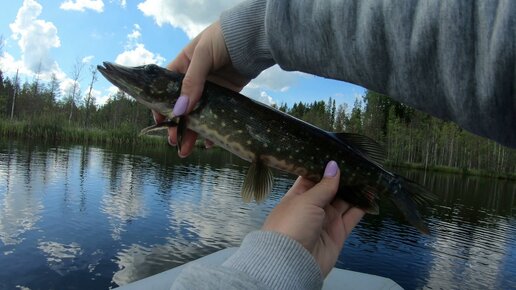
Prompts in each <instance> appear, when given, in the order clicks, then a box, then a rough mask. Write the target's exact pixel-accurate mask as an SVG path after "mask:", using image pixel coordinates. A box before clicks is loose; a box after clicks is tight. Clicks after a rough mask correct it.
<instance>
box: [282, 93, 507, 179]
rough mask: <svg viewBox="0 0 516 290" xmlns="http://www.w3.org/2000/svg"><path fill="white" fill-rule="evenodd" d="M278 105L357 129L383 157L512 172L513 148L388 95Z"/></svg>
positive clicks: (330, 125)
mask: <svg viewBox="0 0 516 290" xmlns="http://www.w3.org/2000/svg"><path fill="white" fill-rule="evenodd" d="M278 109H280V110H281V111H284V112H286V113H288V114H290V115H292V116H294V117H297V118H300V119H303V120H305V121H307V122H310V123H312V124H314V125H316V126H318V127H320V128H323V129H325V130H328V131H334V132H349V133H358V134H362V135H366V136H368V137H371V138H372V139H373V140H376V141H377V142H378V143H380V144H381V145H383V146H384V147H385V148H386V152H387V160H386V161H387V162H388V163H389V164H392V165H412V166H415V167H419V168H425V169H427V168H434V169H435V168H440V169H451V168H456V169H459V170H460V171H463V172H475V171H484V172H485V171H487V172H495V173H507V174H508V175H511V176H513V177H514V176H515V173H516V150H514V149H510V148H507V147H504V146H502V145H500V144H498V143H496V142H494V141H491V140H489V139H486V138H483V137H479V136H477V135H474V134H472V133H469V132H468V131H466V130H463V129H462V128H460V127H459V126H457V125H456V124H455V123H452V122H446V121H443V120H440V119H438V118H434V117H432V116H430V115H428V114H425V113H422V112H420V111H418V110H415V109H413V108H411V107H408V106H405V105H403V104H402V103H399V102H396V101H394V100H393V99H391V98H389V97H388V96H385V95H381V94H378V93H375V92H373V91H366V94H365V96H363V98H362V99H356V101H355V103H354V105H353V107H352V108H351V109H349V108H348V105H347V104H345V103H344V104H340V105H338V106H336V104H335V99H332V98H330V99H329V100H328V101H327V102H325V101H315V102H312V103H309V104H305V103H302V102H298V103H295V104H294V105H293V106H292V107H288V106H287V105H286V104H281V105H280V106H279V107H278Z"/></svg>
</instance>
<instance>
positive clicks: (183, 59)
mask: <svg viewBox="0 0 516 290" xmlns="http://www.w3.org/2000/svg"><path fill="white" fill-rule="evenodd" d="M201 35H202V33H201V34H199V35H197V37H195V38H194V39H193V40H192V41H190V43H188V45H187V46H186V47H185V48H183V50H181V52H180V53H179V54H178V55H177V56H176V58H175V59H174V60H173V61H172V62H171V63H169V64H168V65H167V69H169V70H172V71H178V72H181V73H186V71H187V70H188V66H189V65H190V60H191V59H192V56H193V53H194V50H195V47H196V46H197V43H199V39H200V38H201Z"/></svg>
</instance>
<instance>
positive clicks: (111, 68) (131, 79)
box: [97, 61, 143, 95]
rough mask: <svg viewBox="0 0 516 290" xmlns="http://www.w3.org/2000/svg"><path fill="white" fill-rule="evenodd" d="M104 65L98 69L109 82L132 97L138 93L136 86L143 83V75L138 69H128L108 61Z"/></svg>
mask: <svg viewBox="0 0 516 290" xmlns="http://www.w3.org/2000/svg"><path fill="white" fill-rule="evenodd" d="M103 65H104V66H102V65H98V66H97V69H98V70H99V72H100V73H101V74H102V75H103V76H104V77H105V78H106V79H107V80H108V81H110V82H111V83H112V84H114V85H115V86H117V87H119V88H120V89H121V90H123V91H125V92H126V93H128V94H130V95H134V94H135V93H136V94H137V93H138V92H136V91H135V85H134V84H140V83H142V81H143V79H142V75H141V74H140V73H138V72H139V69H138V68H132V67H126V66H123V65H119V64H115V63H111V62H108V61H105V62H103Z"/></svg>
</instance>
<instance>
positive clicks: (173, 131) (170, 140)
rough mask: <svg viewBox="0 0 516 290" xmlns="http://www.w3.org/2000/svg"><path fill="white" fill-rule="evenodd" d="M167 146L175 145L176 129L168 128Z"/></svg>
mask: <svg viewBox="0 0 516 290" xmlns="http://www.w3.org/2000/svg"><path fill="white" fill-rule="evenodd" d="M168 144H170V145H171V146H176V145H177V128H176V127H168Z"/></svg>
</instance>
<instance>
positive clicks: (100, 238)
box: [0, 141, 516, 289]
mask: <svg viewBox="0 0 516 290" xmlns="http://www.w3.org/2000/svg"><path fill="white" fill-rule="evenodd" d="M246 169H247V164H246V163H245V162H243V161H240V160H239V159H238V158H236V157H233V156H231V155H229V154H227V153H225V152H222V151H221V150H209V151H202V150H197V151H196V152H195V153H194V154H193V155H192V156H190V157H189V158H187V159H183V160H180V159H178V158H177V157H176V154H175V152H174V150H173V149H168V148H162V149H149V150H145V149H144V148H125V149H120V148H118V149H114V148H101V147H95V146H61V145H60V146H48V145H46V146H44V145H36V144H34V145H31V144H27V142H23V143H21V142H18V143H14V142H8V141H4V143H1V142H0V269H2V270H1V271H0V289H16V287H19V288H20V287H28V288H29V289H107V288H109V287H115V286H117V285H123V284H126V283H129V282H131V281H134V280H138V279H141V278H144V277H147V276H149V275H152V274H155V273H159V272H161V271H164V270H167V269H169V268H172V267H175V266H177V265H180V264H183V263H185V262H188V261H190V260H193V259H196V258H198V257H201V256H204V255H206V254H209V253H212V252H214V251H217V250H219V249H223V248H226V247H231V246H238V245H239V243H240V241H241V240H242V238H243V237H244V236H245V235H246V234H247V233H248V232H250V231H253V230H256V229H259V228H260V226H261V224H262V222H263V220H264V219H265V217H266V216H267V214H268V212H269V211H270V210H271V209H272V208H273V207H274V205H275V204H277V202H278V201H279V199H280V198H281V196H282V195H283V193H284V192H286V190H287V189H288V188H289V187H290V185H291V184H292V183H293V177H292V176H288V175H285V174H281V173H276V178H275V186H274V189H273V193H272V196H271V197H270V198H269V199H268V200H267V201H266V202H264V203H262V204H255V203H250V204H246V203H243V202H242V200H241V198H240V196H239V192H240V186H241V183H242V180H243V177H244V175H245V173H246ZM398 172H400V173H402V174H404V175H406V176H407V177H410V178H412V179H414V180H416V181H418V182H420V183H422V184H424V185H426V186H427V187H428V188H429V189H431V191H433V192H435V193H436V194H437V195H438V196H439V200H438V201H437V202H436V203H435V204H434V205H432V206H431V207H429V208H427V209H425V210H424V215H425V217H426V219H427V221H428V224H429V227H430V229H431V231H432V235H430V236H424V235H421V234H419V233H418V232H417V231H416V230H415V229H414V228H412V227H411V226H408V225H407V224H406V223H405V222H404V221H403V219H402V218H401V217H400V215H399V214H398V213H397V211H396V210H395V209H393V207H392V206H391V205H390V204H389V203H385V204H382V212H381V215H380V216H366V217H365V218H364V220H363V221H362V222H361V223H360V224H359V226H358V227H357V228H356V229H355V231H354V232H353V234H352V236H351V237H350V238H349V239H348V241H347V242H346V245H345V248H344V250H343V252H342V253H341V255H340V257H339V261H338V263H337V267H339V268H344V269H350V270H354V271H360V272H365V273H371V274H376V275H381V276H385V277H389V278H391V279H393V280H394V281H396V282H397V283H399V284H400V285H401V286H403V287H404V288H405V289H516V183H515V182H510V181H505V180H496V179H486V178H479V177H464V176H461V175H450V174H435V173H426V174H425V173H424V172H422V171H400V170H398Z"/></svg>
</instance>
